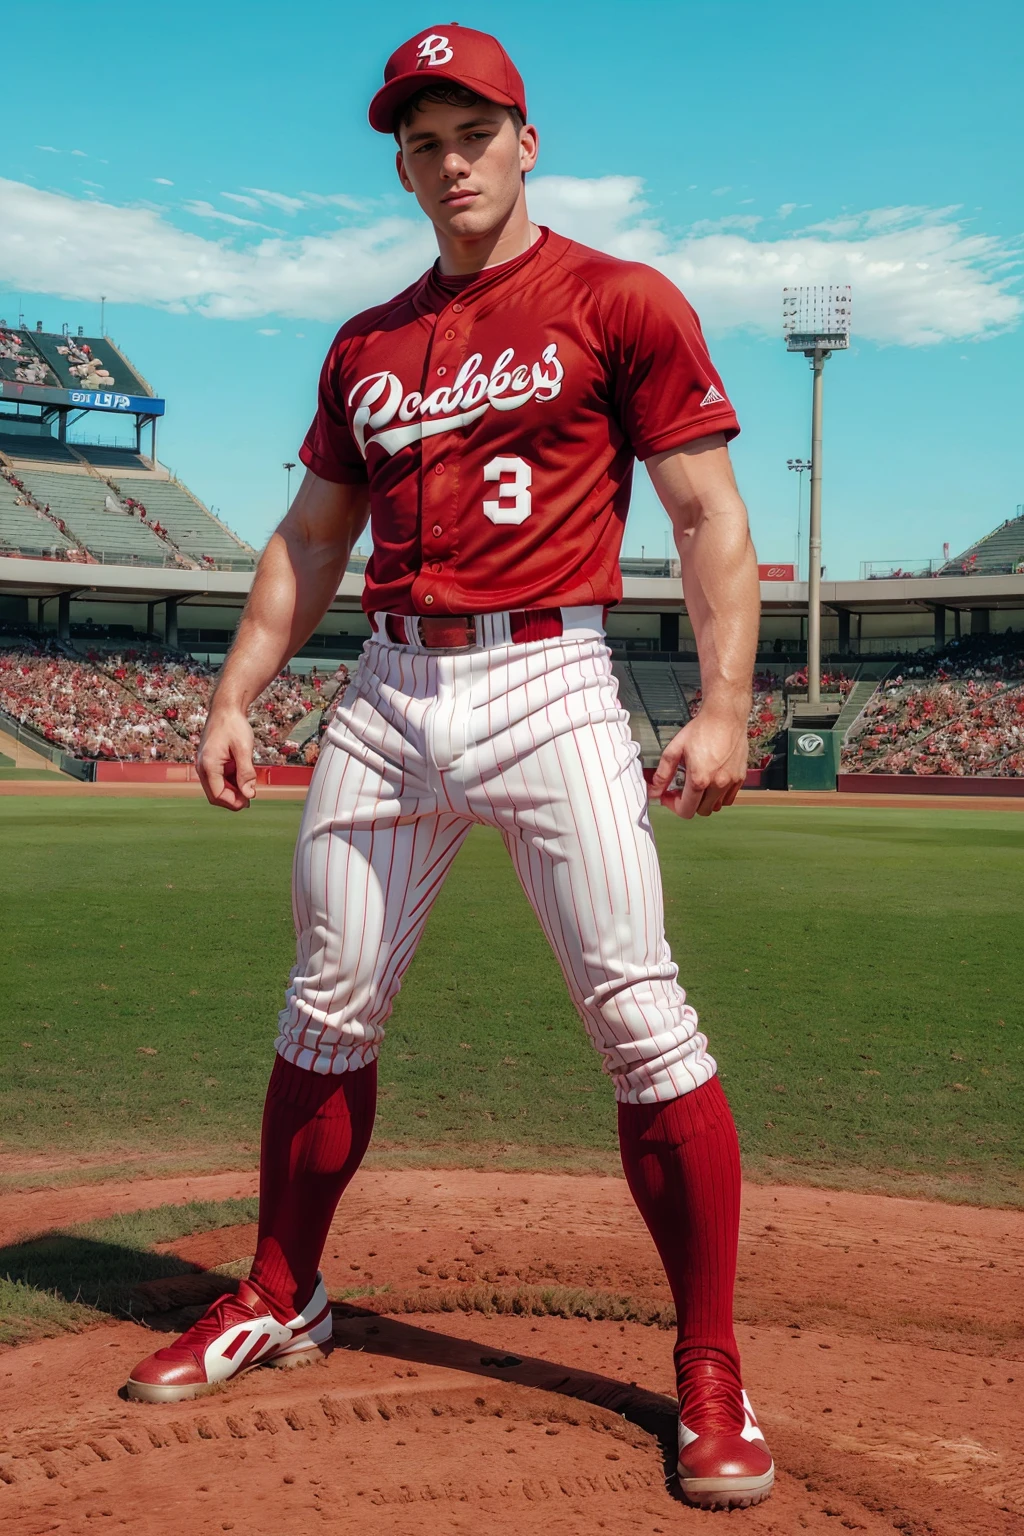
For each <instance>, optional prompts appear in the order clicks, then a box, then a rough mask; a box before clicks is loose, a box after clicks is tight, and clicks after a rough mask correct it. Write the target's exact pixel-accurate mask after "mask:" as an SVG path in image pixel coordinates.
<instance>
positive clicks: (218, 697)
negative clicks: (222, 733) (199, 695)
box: [208, 687, 252, 720]
mask: <svg viewBox="0 0 1024 1536" xmlns="http://www.w3.org/2000/svg"><path fill="white" fill-rule="evenodd" d="M251 707H252V699H250V698H249V697H248V695H247V694H245V693H243V692H241V691H240V690H239V689H237V688H227V689H225V688H223V687H221V688H218V689H217V691H216V693H215V694H214V696H213V698H212V699H211V700H210V712H209V716H208V719H210V720H214V719H216V717H217V716H218V715H244V716H246V717H248V714H249V710H250V708H251Z"/></svg>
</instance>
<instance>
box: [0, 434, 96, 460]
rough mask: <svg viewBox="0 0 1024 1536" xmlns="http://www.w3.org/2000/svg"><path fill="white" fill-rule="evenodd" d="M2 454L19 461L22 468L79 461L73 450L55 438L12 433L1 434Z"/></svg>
mask: <svg viewBox="0 0 1024 1536" xmlns="http://www.w3.org/2000/svg"><path fill="white" fill-rule="evenodd" d="M0 453H5V454H7V455H8V456H9V457H10V458H12V459H17V460H18V462H19V464H21V465H22V466H26V465H31V463H33V462H35V463H39V464H75V463H77V462H78V461H77V460H76V458H75V455H74V454H73V453H72V451H71V449H70V448H68V447H67V446H66V445H65V444H64V443H60V442H58V441H57V439H56V438H55V437H46V436H44V435H42V434H40V436H38V437H29V436H28V435H27V434H26V435H25V436H24V437H21V436H15V435H14V434H13V433H12V432H0Z"/></svg>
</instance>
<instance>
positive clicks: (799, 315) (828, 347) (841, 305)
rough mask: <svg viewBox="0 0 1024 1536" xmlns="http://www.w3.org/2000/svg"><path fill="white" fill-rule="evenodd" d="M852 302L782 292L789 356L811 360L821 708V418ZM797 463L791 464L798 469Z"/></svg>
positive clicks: (814, 684) (846, 292)
mask: <svg viewBox="0 0 1024 1536" xmlns="http://www.w3.org/2000/svg"><path fill="white" fill-rule="evenodd" d="M852 314H853V300H852V295H851V293H850V288H849V285H848V284H846V283H829V284H818V285H811V286H808V287H800V288H783V290H782V334H783V337H784V338H785V342H786V350H787V352H802V353H803V354H804V356H805V357H807V358H810V361H811V369H812V371H813V373H814V387H813V390H812V393H811V504H810V517H809V527H808V532H807V703H808V705H810V706H811V707H812V708H814V707H816V706H817V707H820V705H821V416H822V398H823V384H824V374H825V359H826V358H829V357H831V356H832V353H833V352H843V351H846V349H847V348H848V347H849V345H850V321H851V318H852ZM796 465H797V461H796V460H792V461H790V463H789V467H790V469H795V468H796Z"/></svg>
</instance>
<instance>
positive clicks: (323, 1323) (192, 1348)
mask: <svg viewBox="0 0 1024 1536" xmlns="http://www.w3.org/2000/svg"><path fill="white" fill-rule="evenodd" d="M332 1332H333V1319H332V1317H331V1304H330V1302H329V1301H328V1300H327V1292H326V1291H325V1290H324V1282H323V1277H322V1276H321V1275H317V1283H316V1290H315V1291H314V1292H313V1295H312V1298H311V1300H310V1302H309V1304H308V1306H305V1307H303V1309H302V1311H301V1312H300V1313H299V1315H298V1317H293V1318H292V1320H291V1322H290V1323H279V1322H278V1320H277V1318H276V1317H273V1316H272V1315H271V1313H270V1312H269V1311H268V1310H267V1304H266V1302H265V1301H264V1300H263V1298H262V1297H261V1296H259V1295H257V1293H256V1292H255V1291H254V1290H253V1288H252V1286H251V1285H248V1284H247V1283H246V1281H244V1280H243V1281H242V1283H241V1285H240V1286H239V1287H238V1294H237V1295H235V1296H230V1295H229V1296H222V1297H221V1298H220V1300H219V1301H215V1302H214V1304H213V1306H212V1307H211V1308H210V1309H209V1311H208V1312H206V1313H205V1314H204V1315H203V1316H202V1317H201V1318H200V1319H199V1321H198V1322H197V1323H193V1325H192V1327H191V1328H189V1329H188V1331H187V1332H186V1333H183V1334H182V1335H181V1337H180V1338H178V1339H176V1340H175V1341H174V1343H173V1344H169V1345H168V1346H167V1348H166V1349H158V1350H157V1351H156V1353H155V1354H153V1355H149V1356H148V1357H147V1358H146V1359H145V1360H143V1361H141V1362H140V1363H139V1364H138V1365H137V1366H136V1367H135V1369H134V1370H133V1371H132V1374H131V1375H130V1376H129V1378H128V1383H127V1388H126V1390H127V1393H128V1396H129V1397H133V1398H136V1399H137V1400H138V1401H139V1402H142V1403H179V1402H181V1401H182V1399H183V1398H187V1397H198V1396H199V1395H200V1394H201V1393H203V1392H212V1391H213V1389H214V1387H219V1386H220V1385H221V1384H222V1383H223V1382H226V1381H233V1380H234V1379H235V1377H236V1376H241V1375H242V1373H243V1371H251V1370H254V1369H255V1367H256V1366H258V1365H278V1366H288V1365H304V1364H306V1363H307V1362H308V1361H310V1360H313V1359H316V1358H317V1357H318V1356H322V1355H326V1354H329V1353H330V1349H331V1336H332Z"/></svg>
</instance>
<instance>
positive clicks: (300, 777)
mask: <svg viewBox="0 0 1024 1536" xmlns="http://www.w3.org/2000/svg"><path fill="white" fill-rule="evenodd" d="M312 777H313V770H312V768H310V767H309V766H308V765H307V764H305V763H281V764H278V765H276V766H273V767H259V766H258V767H257V769H256V783H257V784H266V785H277V786H278V787H280V786H282V785H285V784H290V785H294V784H308V783H309V781H310V779H311V778H312ZM96 783H97V784H198V783H199V775H198V773H197V772H196V769H195V765H194V764H192V763H97V764H96Z"/></svg>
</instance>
